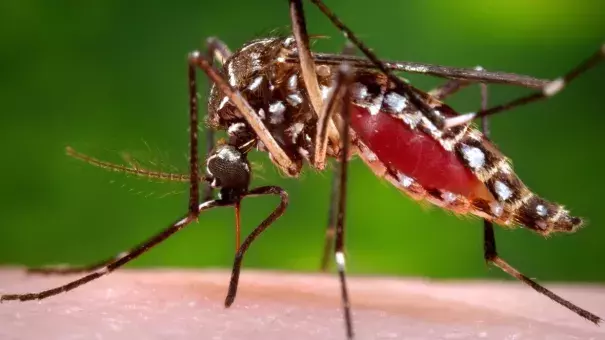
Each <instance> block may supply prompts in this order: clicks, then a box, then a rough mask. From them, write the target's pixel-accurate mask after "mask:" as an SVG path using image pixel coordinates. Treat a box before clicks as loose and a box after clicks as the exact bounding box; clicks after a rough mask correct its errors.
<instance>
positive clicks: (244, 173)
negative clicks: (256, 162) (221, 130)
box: [206, 145, 250, 191]
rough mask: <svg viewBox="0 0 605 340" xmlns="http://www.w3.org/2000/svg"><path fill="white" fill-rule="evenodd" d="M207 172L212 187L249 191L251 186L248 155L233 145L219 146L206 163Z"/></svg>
mask: <svg viewBox="0 0 605 340" xmlns="http://www.w3.org/2000/svg"><path fill="white" fill-rule="evenodd" d="M206 172H207V173H208V174H209V175H210V177H211V178H212V179H213V180H212V186H214V187H220V188H224V189H238V190H243V191H245V190H247V189H248V186H249V185H250V165H249V164H248V160H247V158H246V155H245V154H243V153H241V152H240V151H239V150H238V149H237V148H235V147H233V146H231V145H220V146H218V147H217V148H216V149H215V150H214V152H213V153H212V154H210V157H208V160H207V161H206Z"/></svg>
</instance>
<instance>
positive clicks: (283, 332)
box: [0, 268, 605, 340]
mask: <svg viewBox="0 0 605 340" xmlns="http://www.w3.org/2000/svg"><path fill="white" fill-rule="evenodd" d="M71 278H74V277H73V276H70V277H56V276H55V277H39V276H31V275H26V274H25V273H24V272H23V270H21V269H13V268H7V269H3V270H0V292H25V291H32V290H38V289H45V288H50V287H52V286H54V285H58V284H61V283H65V282H67V281H68V280H69V279H71ZM228 280H229V273H228V272H226V271H219V270H217V271H183V270H121V271H117V272H115V273H112V274H110V275H108V276H105V277H103V278H101V279H99V280H97V281H94V282H93V283H91V284H88V285H86V286H83V287H81V288H79V289H76V290H74V291H71V292H69V293H67V294H62V295H60V296H56V297H53V298H50V299H48V300H43V301H40V302H27V303H21V302H12V301H11V302H5V303H3V304H2V305H1V306H0V325H1V327H0V338H1V339H11V340H12V339H41V338H44V339H49V340H54V339H244V338H246V339H289V340H293V339H344V328H343V327H344V325H343V321H342V315H341V312H340V302H339V296H338V292H339V290H338V282H337V279H336V276H335V275H329V274H326V275H323V274H290V273H278V272H264V271H263V272H260V271H251V270H245V271H244V272H243V273H242V277H241V280H240V290H239V293H238V298H237V299H236V301H235V303H234V305H233V306H232V307H231V308H230V309H225V308H224V307H223V301H224V296H225V293H226V290H227V283H228ZM349 283H350V293H351V297H352V304H353V311H354V314H353V315H354V321H355V331H356V335H357V339H403V338H405V339H603V338H605V329H604V328H603V327H597V326H595V325H594V324H592V323H590V322H588V321H585V320H583V319H581V318H579V317H578V316H576V315H574V314H573V313H571V312H569V311H567V310H566V309H564V308H562V307H560V306H558V305H556V304H555V303H553V302H552V301H550V300H548V299H547V298H545V297H543V296H540V295H539V294H537V293H535V292H534V291H532V290H531V289H529V288H527V287H525V286H523V285H521V284H520V283H517V282H486V281H427V280H421V279H402V278H379V277H351V278H350V280H349ZM548 287H549V288H552V289H553V290H554V291H555V292H557V293H559V294H561V295H562V296H564V297H566V298H568V299H570V300H571V301H573V302H575V303H577V304H579V305H580V306H582V307H584V308H587V309H589V310H590V311H592V312H594V313H596V314H598V315H601V316H603V315H605V287H603V286H600V287H599V286H588V285H562V284H549V285H548Z"/></svg>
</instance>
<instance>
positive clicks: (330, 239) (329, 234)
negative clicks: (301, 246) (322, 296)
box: [320, 175, 340, 272]
mask: <svg viewBox="0 0 605 340" xmlns="http://www.w3.org/2000/svg"><path fill="white" fill-rule="evenodd" d="M339 180H340V179H339V178H337V177H336V175H334V177H332V189H331V191H330V209H329V210H328V225H327V228H326V234H325V236H324V249H323V255H322V256H321V264H320V270H321V271H322V272H326V271H327V270H328V266H329V265H330V256H331V255H332V249H333V247H334V236H335V235H336V214H335V213H334V209H335V206H334V203H333V202H335V201H336V199H337V196H338V186H339V185H340V182H339Z"/></svg>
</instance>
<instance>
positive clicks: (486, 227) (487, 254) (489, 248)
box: [480, 84, 603, 324]
mask: <svg viewBox="0 0 605 340" xmlns="http://www.w3.org/2000/svg"><path fill="white" fill-rule="evenodd" d="M480 85H481V109H482V110H485V108H486V107H487V99H488V98H487V86H486V85H485V84H480ZM488 128H489V126H488V117H482V118H481V130H482V131H483V134H485V136H487V137H489V129H488ZM483 257H484V259H485V261H486V262H487V263H490V264H493V265H495V266H496V267H498V268H500V269H502V271H504V272H505V273H507V274H508V275H510V276H512V277H514V278H516V279H518V280H519V281H521V282H523V283H525V284H526V285H528V286H530V287H531V288H533V289H534V290H535V291H537V292H538V293H540V294H544V295H546V296H547V297H548V298H549V299H551V300H553V301H555V302H556V303H558V304H560V305H562V306H563V307H565V308H567V309H569V310H571V311H572V312H574V313H576V314H578V315H579V316H581V317H583V318H585V319H587V320H589V321H591V322H593V323H595V324H598V323H600V322H602V321H603V320H602V319H601V318H600V317H598V316H596V315H594V314H592V313H590V312H589V311H587V310H585V309H582V308H580V307H578V306H576V305H574V304H573V303H571V302H570V301H568V300H566V299H563V298H562V297H560V296H558V295H557V294H555V293H553V292H551V291H550V290H548V289H546V288H545V287H543V286H542V285H540V284H539V283H537V282H535V281H534V280H532V279H530V278H529V277H527V276H525V275H523V274H522V273H521V272H519V271H518V270H517V269H515V268H514V267H512V266H511V265H509V264H508V263H507V262H506V261H505V260H504V259H502V258H501V257H500V256H499V255H498V252H497V250H496V237H495V234H494V225H493V224H492V222H490V221H487V220H483Z"/></svg>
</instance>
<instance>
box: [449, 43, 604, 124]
mask: <svg viewBox="0 0 605 340" xmlns="http://www.w3.org/2000/svg"><path fill="white" fill-rule="evenodd" d="M604 58H605V44H604V45H602V46H601V48H600V49H599V50H598V51H597V52H595V53H594V54H593V55H592V56H590V57H589V58H588V59H586V60H584V61H583V62H582V63H580V64H579V65H577V66H576V67H575V68H573V69H572V70H571V71H569V72H567V73H566V74H565V75H564V76H562V77H560V78H557V79H555V80H553V81H551V82H549V83H548V84H546V85H545V86H543V87H542V89H541V90H540V91H538V92H534V93H532V94H529V95H527V96H524V97H520V98H517V99H514V100H511V101H509V102H508V103H505V104H501V105H498V106H494V107H492V108H489V109H485V110H481V111H479V112H471V113H468V114H465V115H461V116H459V117H454V118H449V119H447V120H446V121H445V125H444V126H445V127H446V128H448V127H452V126H456V125H461V124H466V123H468V122H470V121H471V120H473V119H475V118H480V117H487V116H491V115H494V114H496V113H499V112H503V111H507V110H510V109H513V108H515V107H518V106H522V105H525V104H529V103H532V102H535V101H538V100H542V99H546V98H549V97H552V96H554V95H556V94H557V93H559V92H560V91H561V90H563V88H565V86H567V85H568V84H569V83H570V82H571V81H573V80H574V79H576V78H577V77H578V76H579V75H581V74H583V73H585V72H587V71H588V70H590V69H591V68H593V67H595V66H596V65H597V64H598V63H599V62H600V61H601V60H603V59H604Z"/></svg>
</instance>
